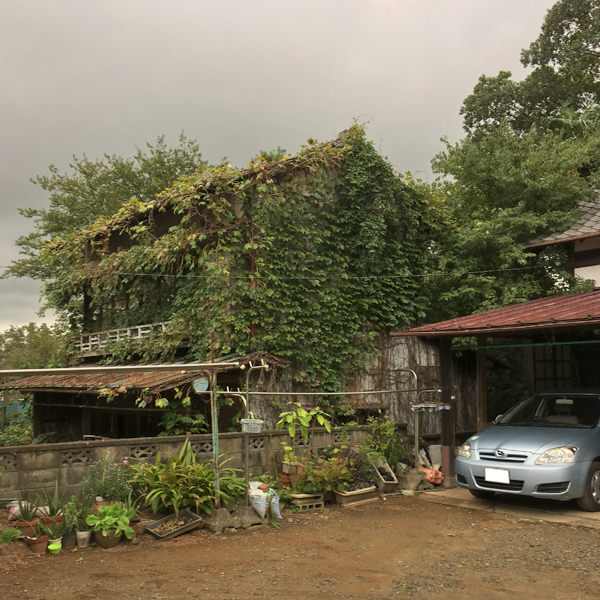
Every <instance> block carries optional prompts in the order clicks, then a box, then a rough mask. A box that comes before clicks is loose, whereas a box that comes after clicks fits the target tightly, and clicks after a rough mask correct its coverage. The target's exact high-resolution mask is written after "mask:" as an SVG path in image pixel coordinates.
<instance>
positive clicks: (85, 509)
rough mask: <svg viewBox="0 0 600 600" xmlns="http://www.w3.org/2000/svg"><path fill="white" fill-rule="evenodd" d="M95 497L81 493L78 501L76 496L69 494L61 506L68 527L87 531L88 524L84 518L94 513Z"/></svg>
mask: <svg viewBox="0 0 600 600" xmlns="http://www.w3.org/2000/svg"><path fill="white" fill-rule="evenodd" d="M94 503H95V498H94V497H93V496H89V495H88V496H86V495H85V494H82V499H81V501H79V500H78V499H77V497H76V496H71V499H70V500H69V502H67V503H66V504H65V506H64V508H63V514H64V515H65V519H68V521H69V524H70V527H71V528H73V527H74V528H75V529H76V530H77V531H88V530H89V526H88V524H87V521H86V518H87V517H88V516H89V515H91V514H94Z"/></svg>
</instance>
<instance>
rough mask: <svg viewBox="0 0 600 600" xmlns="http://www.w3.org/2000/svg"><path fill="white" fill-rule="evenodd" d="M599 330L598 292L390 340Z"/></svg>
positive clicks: (444, 323)
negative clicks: (418, 337)
mask: <svg viewBox="0 0 600 600" xmlns="http://www.w3.org/2000/svg"><path fill="white" fill-rule="evenodd" d="M574 327H577V328H582V327H585V328H586V329H593V328H600V291H595V292H587V293H583V294H571V295H569V296H549V297H548V298H541V299H540V300H531V301H529V302H522V303H521V304H513V305H512V306H506V307H504V308H497V309H495V310H488V311H486V312H482V313H476V314H474V315H469V316H466V317H459V318H458V319H449V320H448V321H440V322H439V323H431V324H429V325H422V326H421V327H414V328H412V329H410V330H408V331H395V332H392V334H391V335H393V336H408V335H417V336H426V337H441V336H454V337H459V336H469V335H476V334H487V335H490V336H492V335H497V334H508V333H510V334H511V335H514V336H518V335H520V334H521V333H524V332H527V333H531V332H535V331H539V330H542V329H549V330H561V329H562V330H564V329H569V328H574Z"/></svg>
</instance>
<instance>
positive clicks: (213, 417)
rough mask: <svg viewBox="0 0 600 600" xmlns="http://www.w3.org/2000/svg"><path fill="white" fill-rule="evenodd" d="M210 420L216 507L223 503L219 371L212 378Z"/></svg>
mask: <svg viewBox="0 0 600 600" xmlns="http://www.w3.org/2000/svg"><path fill="white" fill-rule="evenodd" d="M210 421H211V428H212V444H213V464H214V468H215V508H219V507H220V505H221V493H220V492H221V480H220V476H219V417H218V414H217V373H216V372H214V373H213V374H212V375H211V378H210Z"/></svg>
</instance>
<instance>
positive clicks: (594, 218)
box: [527, 198, 600, 248]
mask: <svg viewBox="0 0 600 600" xmlns="http://www.w3.org/2000/svg"><path fill="white" fill-rule="evenodd" d="M579 211H580V212H581V217H580V218H579V219H577V221H575V223H573V225H571V227H569V228H568V229H565V230H564V231H558V232H556V233H550V234H544V235H540V236H538V237H536V238H534V239H533V240H531V241H530V242H529V244H527V247H528V248H535V247H536V246H548V245H550V244H560V243H562V242H567V241H569V240H573V239H581V238H585V237H593V236H596V235H600V198H598V199H597V200H595V201H584V202H581V203H580V204H579Z"/></svg>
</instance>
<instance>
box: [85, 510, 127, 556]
mask: <svg viewBox="0 0 600 600" xmlns="http://www.w3.org/2000/svg"><path fill="white" fill-rule="evenodd" d="M134 512H135V511H134V510H133V509H129V510H128V509H126V508H124V507H123V506H122V505H121V504H111V505H109V506H100V507H99V509H98V514H97V515H88V517H87V518H86V521H87V524H88V525H90V526H91V527H92V529H93V530H94V531H95V532H96V542H97V543H98V546H101V547H102V548H112V547H113V546H116V545H117V544H118V543H119V542H120V541H121V536H122V535H123V534H125V537H126V538H127V539H131V538H132V537H133V529H132V528H131V527H130V526H129V521H130V520H131V517H133V514H134Z"/></svg>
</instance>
